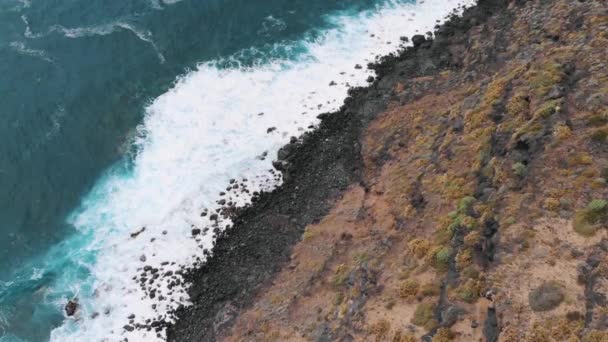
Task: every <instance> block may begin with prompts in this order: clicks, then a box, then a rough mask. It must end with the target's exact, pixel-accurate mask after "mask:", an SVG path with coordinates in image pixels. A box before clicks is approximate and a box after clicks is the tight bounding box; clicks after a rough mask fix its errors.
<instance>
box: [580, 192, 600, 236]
mask: <svg viewBox="0 0 608 342" xmlns="http://www.w3.org/2000/svg"><path fill="white" fill-rule="evenodd" d="M606 220H608V201H606V200H602V199H595V200H593V201H591V202H590V203H589V204H588V205H587V207H585V208H584V209H581V210H578V211H577V212H576V213H575V215H574V221H573V226H574V230H575V231H576V232H577V233H579V234H581V235H584V236H591V235H593V234H595V232H596V231H597V230H598V228H599V225H600V224H601V223H602V222H604V221H606Z"/></svg>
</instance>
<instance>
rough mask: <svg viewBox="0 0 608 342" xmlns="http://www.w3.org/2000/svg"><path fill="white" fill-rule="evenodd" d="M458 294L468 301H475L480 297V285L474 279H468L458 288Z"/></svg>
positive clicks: (461, 298)
mask: <svg viewBox="0 0 608 342" xmlns="http://www.w3.org/2000/svg"><path fill="white" fill-rule="evenodd" d="M456 296H457V297H458V298H459V299H460V300H462V301H465V302H467V303H474V302H475V301H477V299H478V298H479V286H478V284H477V282H476V281H475V280H473V279H469V280H467V282H466V283H464V284H463V285H461V286H459V287H458V288H457V289H456Z"/></svg>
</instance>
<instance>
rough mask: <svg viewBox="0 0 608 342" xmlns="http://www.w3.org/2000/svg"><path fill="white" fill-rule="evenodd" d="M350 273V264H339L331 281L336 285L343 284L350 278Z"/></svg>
mask: <svg viewBox="0 0 608 342" xmlns="http://www.w3.org/2000/svg"><path fill="white" fill-rule="evenodd" d="M348 274H349V269H348V266H346V265H345V264H340V265H338V267H337V268H336V272H335V274H334V276H333V278H332V281H331V282H332V284H333V285H334V286H341V285H343V284H344V282H345V281H346V279H347V278H348Z"/></svg>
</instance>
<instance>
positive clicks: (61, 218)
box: [0, 0, 381, 341]
mask: <svg viewBox="0 0 608 342" xmlns="http://www.w3.org/2000/svg"><path fill="white" fill-rule="evenodd" d="M379 2H381V1H380V0H183V1H181V2H177V3H175V4H170V5H168V4H165V3H163V2H162V1H160V0H32V1H31V3H25V2H20V1H13V0H2V1H1V2H0V75H1V76H0V119H1V121H0V190H1V191H0V340H2V341H5V340H6V341H8V340H9V337H8V336H10V340H17V339H20V340H24V341H44V340H47V339H48V337H49V332H50V330H52V329H53V328H54V327H56V326H58V325H59V324H61V322H62V320H63V314H62V312H61V311H60V309H59V308H57V307H50V306H44V305H43V303H45V302H46V301H45V298H44V295H43V291H42V290H43V289H44V288H45V286H48V285H49V284H51V283H52V282H53V280H54V279H55V278H56V277H57V276H58V273H60V272H61V271H60V270H61V267H63V268H74V267H78V265H74V264H65V265H60V267H58V268H57V269H55V270H54V271H48V272H44V273H43V274H41V275H40V277H36V279H34V280H32V279H31V276H30V275H31V269H29V268H31V265H35V264H36V262H37V261H36V260H37V259H36V258H40V257H42V256H45V257H47V258H48V257H49V254H48V253H49V250H50V248H51V247H53V246H54V247H55V251H56V252H53V253H58V254H57V255H59V254H61V253H64V252H68V249H69V246H67V245H66V246H64V247H62V246H63V245H61V243H62V241H64V240H65V239H66V237H68V236H71V235H73V234H74V233H75V231H74V228H73V227H71V226H70V225H69V224H67V223H66V217H67V216H68V215H69V213H70V212H72V211H73V210H74V209H75V208H76V207H77V206H78V205H79V203H80V201H81V199H82V197H83V195H84V194H86V193H87V192H88V191H89V190H90V189H91V187H92V186H93V185H94V184H95V182H96V181H97V180H98V178H99V177H100V175H101V174H102V172H103V171H104V170H106V169H107V168H108V167H109V166H110V165H113V164H114V163H116V162H117V161H118V160H121V159H123V158H125V156H126V155H125V152H126V151H127V150H128V149H129V145H128V141H129V138H130V137H132V136H133V135H134V129H135V127H136V126H137V125H138V124H140V123H141V120H142V117H143V114H144V108H145V106H146V105H147V104H149V103H150V102H151V101H152V100H153V99H155V98H156V97H158V96H159V95H161V94H163V93H164V92H166V91H167V90H168V89H169V88H170V87H171V86H172V85H173V82H174V80H175V78H176V77H177V76H179V75H183V74H184V73H186V72H187V70H189V69H191V68H195V66H196V65H197V63H200V62H203V61H209V60H218V59H222V57H227V56H234V55H235V54H236V55H237V56H238V58H237V60H238V63H241V64H244V65H247V64H252V63H254V62H255V63H259V62H261V59H260V57H264V58H286V59H289V58H294V57H295V55H297V52H298V51H297V50H295V51H294V50H293V49H285V50H282V49H280V48H277V46H280V44H281V43H282V42H285V41H295V40H298V39H301V38H302V37H303V35H304V34H309V35H310V34H311V32H312V34H314V32H316V30H322V29H323V28H327V27H328V26H330V25H331V24H330V23H329V22H328V21H327V20H325V19H324V16H325V15H326V14H328V13H333V12H335V11H337V10H349V11H352V12H353V13H356V12H358V11H362V10H365V9H369V8H371V7H373V6H374V5H375V4H377V3H379ZM276 19H279V20H276ZM268 51H272V54H268V53H267V52H268ZM262 59H263V58H262ZM234 62H235V61H234V59H232V60H231V61H227V62H225V64H226V65H225V66H230V65H231V63H234ZM201 91H205V89H201ZM58 246H59V247H58ZM51 255H52V254H51ZM58 270H59V271H58ZM3 334H6V335H5V339H4V340H3V339H2V336H3Z"/></svg>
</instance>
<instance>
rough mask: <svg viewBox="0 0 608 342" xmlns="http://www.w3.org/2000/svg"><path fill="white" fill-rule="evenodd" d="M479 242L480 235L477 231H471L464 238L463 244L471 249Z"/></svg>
mask: <svg viewBox="0 0 608 342" xmlns="http://www.w3.org/2000/svg"><path fill="white" fill-rule="evenodd" d="M479 242H481V234H479V232H478V231H472V232H470V233H468V234H467V235H466V236H465V237H464V244H465V245H466V246H468V247H473V246H475V245H477V244H478V243H479Z"/></svg>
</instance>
